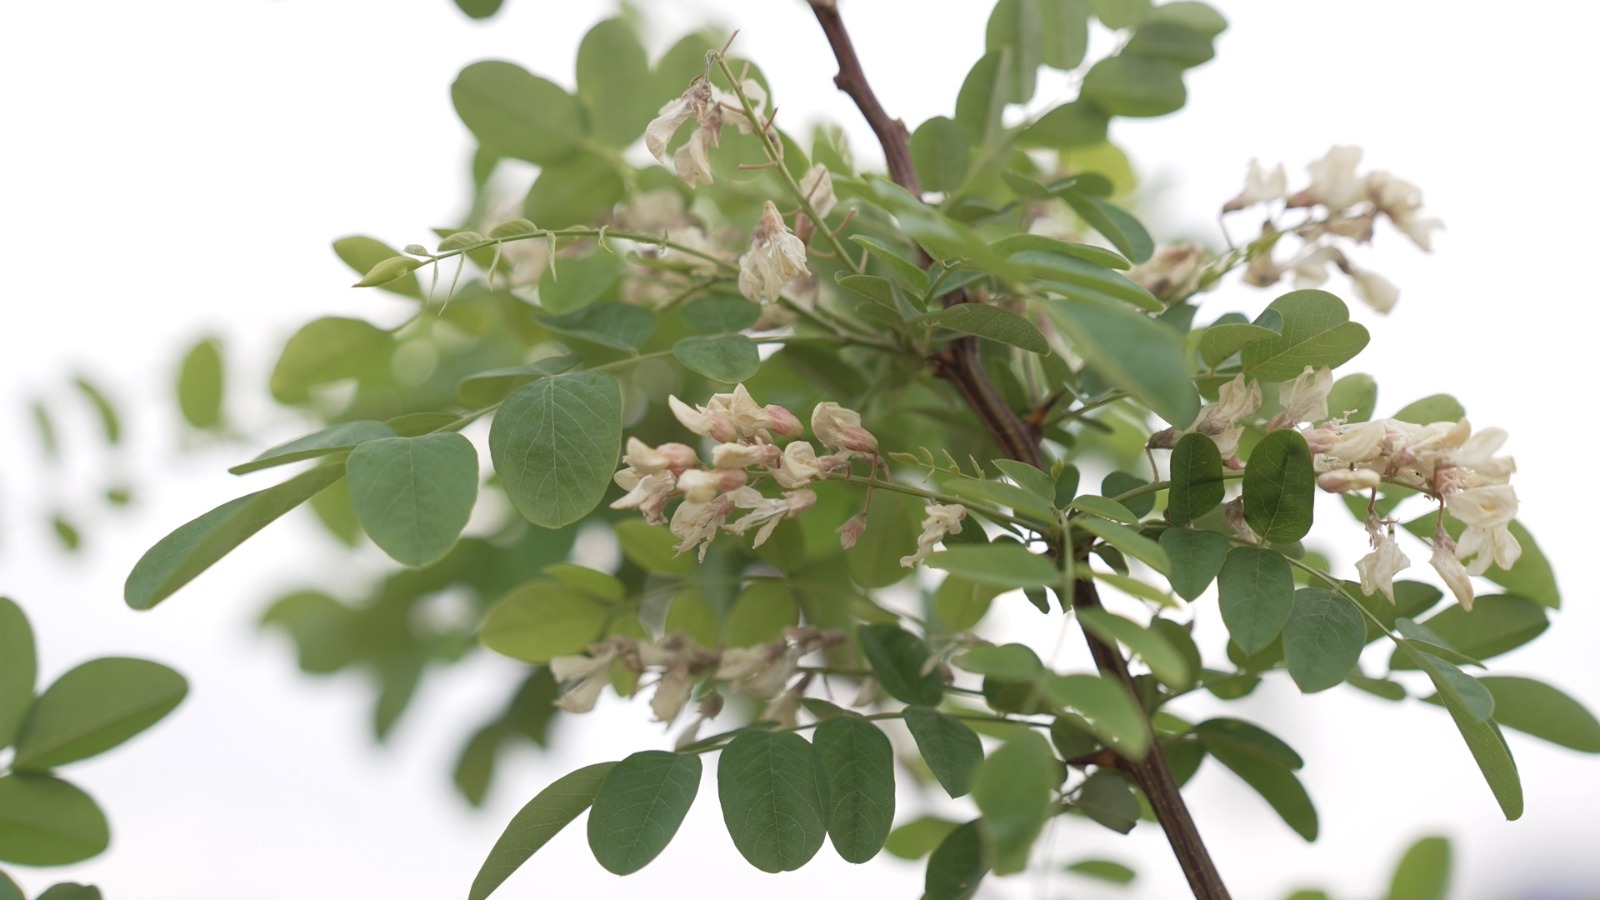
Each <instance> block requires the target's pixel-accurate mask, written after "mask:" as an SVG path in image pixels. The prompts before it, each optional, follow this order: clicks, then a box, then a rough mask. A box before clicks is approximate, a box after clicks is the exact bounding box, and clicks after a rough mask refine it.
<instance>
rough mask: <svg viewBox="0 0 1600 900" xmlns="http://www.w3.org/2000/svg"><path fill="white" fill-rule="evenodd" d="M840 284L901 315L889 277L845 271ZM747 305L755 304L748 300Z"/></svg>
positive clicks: (841, 274) (840, 277)
mask: <svg viewBox="0 0 1600 900" xmlns="http://www.w3.org/2000/svg"><path fill="white" fill-rule="evenodd" d="M838 282H839V286H840V287H842V288H845V289H847V290H850V291H852V292H854V293H857V294H860V295H861V296H863V297H865V298H867V299H868V300H871V301H872V302H873V303H876V304H878V305H879V306H881V307H883V308H884V309H890V310H894V312H895V315H896V316H898V315H900V301H899V300H897V299H896V298H895V293H894V285H893V284H892V283H890V281H889V279H887V278H879V277H878V276H876V275H847V274H845V273H844V272H843V271H841V272H840V273H839V276H838ZM746 305H747V306H754V304H751V303H749V302H748V301H746Z"/></svg>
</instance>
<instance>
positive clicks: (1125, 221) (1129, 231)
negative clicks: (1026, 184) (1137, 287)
mask: <svg viewBox="0 0 1600 900" xmlns="http://www.w3.org/2000/svg"><path fill="white" fill-rule="evenodd" d="M1061 199H1063V200H1065V201H1067V205H1068V206H1071V207H1072V209H1073V211H1074V212H1076V213H1077V214H1078V217H1079V218H1081V219H1083V221H1084V222H1085V223H1087V224H1088V226H1089V227H1090V228H1093V229H1094V230H1095V231H1097V232H1099V233H1100V235H1101V237H1104V238H1105V239H1106V240H1108V241H1110V242H1111V246H1113V247H1116V248H1117V252H1119V253H1121V254H1122V255H1123V256H1126V257H1127V258H1128V259H1130V260H1132V261H1133V262H1135V263H1142V262H1145V261H1146V260H1148V259H1149V258H1150V256H1151V255H1152V254H1153V253H1155V249H1156V244H1155V241H1154V240H1153V239H1152V238H1151V237H1150V232H1148V231H1146V230H1145V228H1144V226H1143V225H1141V224H1139V220H1138V219H1135V218H1134V217H1133V216H1131V215H1129V214H1128V213H1127V211H1126V210H1124V209H1122V207H1120V206H1117V205H1116V204H1114V203H1111V202H1109V201H1106V200H1103V199H1101V198H1099V197H1095V196H1092V195H1090V194H1081V193H1078V192H1077V191H1063V192H1062V194H1061Z"/></svg>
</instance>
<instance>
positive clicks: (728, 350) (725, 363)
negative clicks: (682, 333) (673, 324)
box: [672, 334, 761, 384]
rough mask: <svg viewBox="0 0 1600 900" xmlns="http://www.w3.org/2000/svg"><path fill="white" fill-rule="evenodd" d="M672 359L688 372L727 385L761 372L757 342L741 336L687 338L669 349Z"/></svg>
mask: <svg viewBox="0 0 1600 900" xmlns="http://www.w3.org/2000/svg"><path fill="white" fill-rule="evenodd" d="M672 355H673V356H674V357H676V358H677V360H678V362H681V363H683V364H684V366H685V367H687V368H688V369H690V370H691V371H693V372H696V373H698V374H700V375H704V376H705V377H707V378H710V379H711V380H713V381H721V382H725V383H727V384H737V383H739V382H741V381H744V380H745V379H747V378H751V377H754V376H755V374H756V370H757V369H760V368H761V354H760V353H758V352H757V350H756V342H755V341H752V340H750V339H749V338H747V337H745V336H744V335H742V334H721V335H717V336H716V337H686V338H684V339H682V340H680V341H678V342H677V343H676V344H673V345H672Z"/></svg>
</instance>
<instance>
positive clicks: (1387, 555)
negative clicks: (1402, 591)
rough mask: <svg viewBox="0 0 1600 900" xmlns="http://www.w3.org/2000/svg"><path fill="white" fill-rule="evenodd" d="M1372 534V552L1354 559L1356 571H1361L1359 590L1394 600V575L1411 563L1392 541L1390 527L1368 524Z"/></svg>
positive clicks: (1392, 534) (1392, 536) (1391, 601)
mask: <svg viewBox="0 0 1600 900" xmlns="http://www.w3.org/2000/svg"><path fill="white" fill-rule="evenodd" d="M1368 530H1369V531H1370V532H1371V534H1372V552H1371V553H1368V554H1367V555H1366V556H1363V557H1361V559H1359V560H1357V561H1356V571H1357V572H1359V573H1361V590H1362V591H1363V592H1364V593H1367V594H1378V593H1381V594H1383V595H1384V596H1385V597H1388V598H1389V602H1390V603H1393V602H1395V600H1394V576H1395V575H1397V574H1399V572H1400V570H1401V569H1405V568H1407V567H1409V566H1410V565H1411V560H1409V559H1407V558H1406V555H1405V554H1404V553H1402V552H1400V545H1399V544H1396V543H1395V542H1394V533H1393V529H1392V528H1385V529H1380V528H1378V527H1376V526H1368Z"/></svg>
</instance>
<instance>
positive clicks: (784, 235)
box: [739, 169, 833, 303]
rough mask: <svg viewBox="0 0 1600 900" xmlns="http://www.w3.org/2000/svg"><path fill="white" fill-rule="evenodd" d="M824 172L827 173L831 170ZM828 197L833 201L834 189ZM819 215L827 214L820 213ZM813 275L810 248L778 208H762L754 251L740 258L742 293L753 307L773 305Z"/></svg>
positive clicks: (752, 245) (753, 236)
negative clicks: (793, 285) (791, 286)
mask: <svg viewBox="0 0 1600 900" xmlns="http://www.w3.org/2000/svg"><path fill="white" fill-rule="evenodd" d="M822 171H823V173H824V174H826V173H827V169H823V170H822ZM828 193H829V199H830V201H831V199H832V193H833V188H832V186H831V185H830V186H829V188H828ZM818 214H819V215H823V214H824V213H822V211H821V210H820V209H819V210H818ZM810 274H811V270H810V269H808V268H806V245H805V244H804V243H803V242H802V241H801V240H800V239H799V238H798V237H795V235H794V233H793V232H791V231H790V230H789V226H788V225H786V224H784V221H783V216H782V215H780V214H779V213H778V208H777V207H776V206H773V205H772V201H771V200H768V201H767V203H766V205H765V206H763V207H762V208H761V220H760V221H759V222H757V223H756V228H755V231H753V232H751V233H750V250H749V251H748V252H746V253H745V254H744V255H743V256H741V257H739V293H741V294H743V295H744V296H745V299H747V300H749V301H750V302H752V303H772V302H774V301H776V300H777V299H778V295H779V294H780V293H782V292H783V286H784V285H786V284H788V283H789V282H790V281H792V280H793V279H795V278H799V277H801V276H804V275H810Z"/></svg>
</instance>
